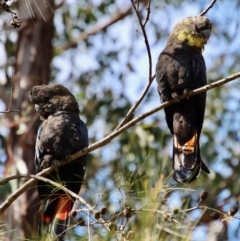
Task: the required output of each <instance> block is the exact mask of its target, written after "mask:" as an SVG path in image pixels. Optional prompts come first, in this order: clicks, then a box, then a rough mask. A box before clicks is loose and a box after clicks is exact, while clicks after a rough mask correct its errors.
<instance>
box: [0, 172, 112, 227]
mask: <svg viewBox="0 0 240 241" xmlns="http://www.w3.org/2000/svg"><path fill="white" fill-rule="evenodd" d="M19 178H32V179H34V180H35V181H37V180H39V181H43V182H46V183H48V184H51V185H52V186H54V187H56V188H58V189H61V190H63V191H64V192H65V193H66V194H68V195H70V196H71V197H73V198H75V199H77V200H79V201H80V202H81V203H82V204H84V205H85V206H86V207H88V209H89V210H92V211H94V207H92V206H91V205H90V204H89V203H88V202H86V201H85V200H84V199H83V198H81V197H80V196H79V195H77V194H76V193H74V192H73V191H71V190H69V189H68V188H66V187H64V186H63V185H62V184H60V183H57V182H54V181H52V180H50V179H48V178H45V177H42V176H39V175H30V174H24V175H13V176H10V177H7V178H5V179H4V180H2V181H0V186H1V185H4V184H6V183H8V182H9V181H11V180H14V179H19ZM26 190H27V189H26ZM26 190H25V191H26ZM8 199H9V198H8ZM8 199H7V200H6V201H7V202H8ZM98 224H103V225H104V226H105V228H106V229H107V230H110V229H109V227H108V226H107V225H106V222H105V220H103V219H101V218H99V219H98Z"/></svg>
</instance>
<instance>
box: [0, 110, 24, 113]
mask: <svg viewBox="0 0 240 241" xmlns="http://www.w3.org/2000/svg"><path fill="white" fill-rule="evenodd" d="M11 112H20V110H6V111H0V113H11Z"/></svg>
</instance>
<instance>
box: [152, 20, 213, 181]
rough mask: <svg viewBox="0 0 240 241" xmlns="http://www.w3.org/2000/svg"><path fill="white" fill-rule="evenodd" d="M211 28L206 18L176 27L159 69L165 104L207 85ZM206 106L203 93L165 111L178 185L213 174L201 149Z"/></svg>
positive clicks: (162, 55)
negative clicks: (206, 47) (206, 49)
mask: <svg viewBox="0 0 240 241" xmlns="http://www.w3.org/2000/svg"><path fill="white" fill-rule="evenodd" d="M211 28H212V23H211V22H210V21H209V20H208V19H207V18H206V17H205V16H197V17H188V18H186V19H183V20H181V21H180V22H178V23H177V24H176V26H175V27H174V29H173V31H172V33H171V34H170V36H169V38H168V41H167V45H166V47H165V48H164V50H163V51H162V53H161V54H160V56H159V58H158V62H157V66H156V80H157V84H158V92H159V94H160V99H161V101H162V102H165V101H167V100H171V99H172V98H177V97H178V96H180V95H184V94H186V93H187V92H188V91H191V90H194V89H196V88H199V87H202V86H204V85H206V84H207V78H206V66H205V61H204V58H203V56H202V50H203V48H204V44H206V43H207V41H208V39H209V37H210V34H211ZM205 104H206V93H201V94H199V95H195V96H193V97H190V98H189V99H183V100H180V101H179V102H178V103H176V104H173V105H171V106H169V107H166V108H165V109H164V110H165V117H166V121H167V124H168V127H169V129H170V131H171V133H172V135H173V169H174V179H175V180H176V181H177V182H191V181H193V180H195V179H196V178H197V177H198V176H199V174H200V172H201V169H202V170H204V171H205V172H206V173H210V172H209V170H208V168H207V166H206V165H205V164H204V162H203V161H202V159H201V156H200V147H199V137H200V134H201V130H202V125H203V119H204V112H205Z"/></svg>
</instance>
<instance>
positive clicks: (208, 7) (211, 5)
mask: <svg viewBox="0 0 240 241" xmlns="http://www.w3.org/2000/svg"><path fill="white" fill-rule="evenodd" d="M216 1H217V0H212V2H211V3H210V4H209V5H208V6H207V8H206V9H204V10H203V11H202V12H201V13H200V14H199V16H203V15H205V14H206V13H207V12H208V11H209V9H210V8H212V7H213V5H214V3H215V2H216Z"/></svg>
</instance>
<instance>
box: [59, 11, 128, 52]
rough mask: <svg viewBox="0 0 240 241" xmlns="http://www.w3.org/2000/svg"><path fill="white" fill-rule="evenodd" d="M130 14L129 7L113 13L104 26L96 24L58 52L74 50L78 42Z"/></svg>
mask: <svg viewBox="0 0 240 241" xmlns="http://www.w3.org/2000/svg"><path fill="white" fill-rule="evenodd" d="M130 13H131V7H129V8H127V9H125V10H123V11H121V12H117V13H114V14H113V15H112V16H111V17H110V19H109V20H108V21H107V22H106V23H104V24H100V23H97V24H96V25H95V26H94V27H93V28H92V29H90V30H89V31H84V32H82V33H81V35H80V36H78V37H77V38H75V39H73V40H71V41H69V42H68V43H67V44H66V45H64V46H63V47H60V48H59V50H58V52H63V51H65V50H68V49H70V48H75V47H76V46H77V44H78V43H79V42H81V41H84V40H86V39H88V37H89V36H91V35H94V34H97V33H98V32H100V31H104V30H106V29H107V28H108V27H109V26H111V25H112V24H114V23H116V22H117V21H119V20H121V19H123V18H125V17H126V16H127V15H129V14H130Z"/></svg>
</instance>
